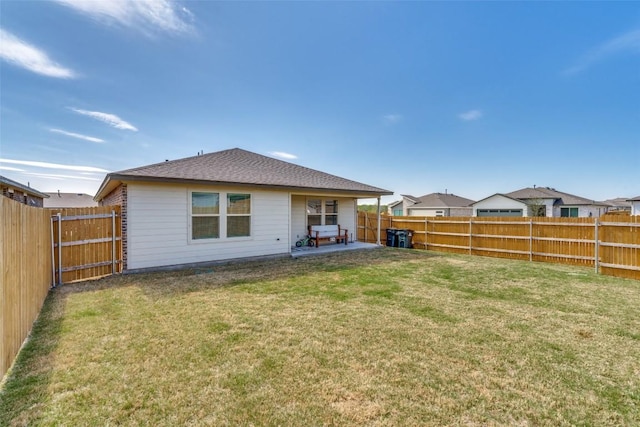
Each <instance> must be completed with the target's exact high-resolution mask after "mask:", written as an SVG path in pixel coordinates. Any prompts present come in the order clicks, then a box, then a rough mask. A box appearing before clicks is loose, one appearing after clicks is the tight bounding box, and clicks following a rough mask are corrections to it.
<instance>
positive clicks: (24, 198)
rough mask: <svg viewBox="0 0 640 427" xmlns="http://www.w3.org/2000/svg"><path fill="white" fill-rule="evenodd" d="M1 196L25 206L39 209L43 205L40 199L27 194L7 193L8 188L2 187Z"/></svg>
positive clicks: (19, 192)
mask: <svg viewBox="0 0 640 427" xmlns="http://www.w3.org/2000/svg"><path fill="white" fill-rule="evenodd" d="M2 195H3V196H4V197H8V198H10V199H11V200H15V201H16V202H20V203H24V204H25V205H29V206H33V207H36V208H41V207H42V205H43V202H42V198H40V197H33V196H31V195H29V194H27V193H23V192H22V191H17V190H13V191H9V188H8V187H2Z"/></svg>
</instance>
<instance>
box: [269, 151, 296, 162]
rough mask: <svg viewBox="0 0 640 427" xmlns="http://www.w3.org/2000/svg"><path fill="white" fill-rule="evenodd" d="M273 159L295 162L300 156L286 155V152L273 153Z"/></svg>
mask: <svg viewBox="0 0 640 427" xmlns="http://www.w3.org/2000/svg"><path fill="white" fill-rule="evenodd" d="M269 154H271V155H272V156H273V157H280V158H281V159H287V160H293V159H297V158H298V156H296V155H295V154H289V153H285V152H284V151H271V152H269Z"/></svg>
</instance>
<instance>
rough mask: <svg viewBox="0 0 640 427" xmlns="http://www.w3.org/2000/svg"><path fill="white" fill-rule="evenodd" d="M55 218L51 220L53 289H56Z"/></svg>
mask: <svg viewBox="0 0 640 427" xmlns="http://www.w3.org/2000/svg"><path fill="white" fill-rule="evenodd" d="M53 218H54V217H53V216H52V217H51V218H50V222H51V287H52V288H55V287H56V252H55V251H56V244H55V238H54V237H53Z"/></svg>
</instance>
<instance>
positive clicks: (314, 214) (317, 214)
mask: <svg viewBox="0 0 640 427" xmlns="http://www.w3.org/2000/svg"><path fill="white" fill-rule="evenodd" d="M307 224H308V225H322V200H318V199H312V200H307Z"/></svg>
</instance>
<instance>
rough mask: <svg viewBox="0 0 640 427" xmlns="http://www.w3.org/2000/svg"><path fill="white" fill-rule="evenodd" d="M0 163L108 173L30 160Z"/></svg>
mask: <svg viewBox="0 0 640 427" xmlns="http://www.w3.org/2000/svg"><path fill="white" fill-rule="evenodd" d="M0 163H9V164H10V165H23V166H32V167H36V168H45V169H61V170H70V171H76V172H98V173H106V172H109V171H108V170H106V169H100V168H95V167H93V166H73V165H61V164H58V163H47V162H34V161H32V160H13V159H3V158H0Z"/></svg>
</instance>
